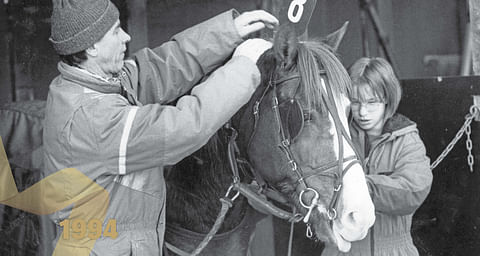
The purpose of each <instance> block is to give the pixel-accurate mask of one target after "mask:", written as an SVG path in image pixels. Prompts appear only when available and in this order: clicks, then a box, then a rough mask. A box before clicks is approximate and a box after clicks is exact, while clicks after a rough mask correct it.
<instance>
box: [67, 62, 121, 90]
mask: <svg viewBox="0 0 480 256" xmlns="http://www.w3.org/2000/svg"><path fill="white" fill-rule="evenodd" d="M58 70H59V71H60V73H61V74H62V77H63V78H64V79H65V80H68V81H71V82H74V83H76V84H79V85H81V86H83V87H86V88H89V89H92V90H94V91H98V92H102V93H118V94H120V93H121V85H120V79H118V78H117V77H113V78H110V79H107V78H104V77H101V76H99V75H95V74H93V73H91V72H88V71H86V70H84V69H81V68H78V67H74V66H70V65H68V64H66V63H65V62H63V61H60V62H58Z"/></svg>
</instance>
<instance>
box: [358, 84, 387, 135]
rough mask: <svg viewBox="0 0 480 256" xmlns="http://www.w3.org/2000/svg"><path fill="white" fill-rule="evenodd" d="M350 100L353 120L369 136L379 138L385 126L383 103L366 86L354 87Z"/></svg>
mask: <svg viewBox="0 0 480 256" xmlns="http://www.w3.org/2000/svg"><path fill="white" fill-rule="evenodd" d="M350 100H351V105H350V106H351V109H352V114H353V120H354V121H355V122H356V123H357V124H358V126H360V128H361V129H362V130H364V131H365V132H366V133H367V134H368V135H369V136H379V135H380V134H381V133H382V129H383V125H384V124H385V120H384V119H385V118H384V117H385V103H384V100H382V99H381V98H380V97H379V96H378V95H375V94H374V92H373V91H372V89H371V88H370V86H369V85H367V84H361V85H354V86H353V93H352V98H351V99H350Z"/></svg>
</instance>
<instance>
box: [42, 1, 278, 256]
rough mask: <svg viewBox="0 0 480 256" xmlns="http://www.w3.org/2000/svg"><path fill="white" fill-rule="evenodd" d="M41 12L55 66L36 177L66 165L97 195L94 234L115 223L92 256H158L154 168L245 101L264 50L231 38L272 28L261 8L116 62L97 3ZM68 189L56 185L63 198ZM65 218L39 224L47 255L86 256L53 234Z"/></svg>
mask: <svg viewBox="0 0 480 256" xmlns="http://www.w3.org/2000/svg"><path fill="white" fill-rule="evenodd" d="M53 4H54V5H53V13H52V18H51V22H52V31H51V37H50V41H51V42H52V43H53V47H54V49H55V50H56V52H57V53H58V54H59V55H60V58H61V61H60V62H59V63H58V69H59V71H60V75H59V76H58V77H56V78H55V79H54V80H53V81H52V83H51V84H50V88H49V89H50V90H49V95H48V99H47V108H46V119H45V127H44V133H43V139H44V145H45V171H44V172H45V173H44V174H45V176H47V175H50V174H52V173H55V172H57V171H59V170H61V169H64V168H76V169H78V170H79V171H81V172H82V173H83V174H85V175H86V176H87V177H89V178H90V179H91V180H93V181H95V182H96V184H99V185H100V186H102V187H103V188H105V189H106V190H107V191H108V192H109V195H110V201H109V204H108V208H107V214H106V217H105V222H104V223H103V228H105V227H106V224H107V223H106V221H107V220H110V219H113V220H115V221H116V223H115V227H116V230H117V232H118V237H117V238H115V239H112V238H111V237H103V236H102V237H100V238H99V239H97V240H96V242H95V245H94V247H93V250H91V254H92V255H162V245H163V236H164V230H165V211H164V206H165V184H164V180H163V168H162V166H165V165H172V164H175V163H176V162H178V161H179V160H181V159H182V158H184V157H185V156H187V155H189V154H191V153H192V152H194V151H195V150H197V149H198V148H200V147H201V146H203V145H204V144H205V143H206V142H207V140H208V139H209V137H211V136H212V135H213V134H214V133H215V132H216V130H217V129H218V128H220V127H221V125H222V124H224V123H225V122H226V121H227V120H228V119H229V118H230V117H231V116H232V115H233V114H234V113H235V112H236V111H238V109H239V108H240V107H241V106H242V105H244V104H245V103H246V102H247V101H248V100H249V98H250V97H251V95H252V94H253V92H254V90H255V89H256V87H257V86H258V84H259V83H260V73H259V70H258V68H257V67H256V64H255V63H256V61H257V59H258V57H259V56H260V55H261V54H262V53H263V52H264V51H265V50H267V49H269V48H270V47H271V43H269V42H267V41H264V40H262V39H251V40H247V41H245V42H243V43H242V41H243V38H246V37H247V36H249V35H250V34H251V33H253V32H256V31H258V30H260V29H263V28H265V27H266V26H268V27H274V26H276V25H278V20H277V19H276V18H275V17H273V16H272V15H270V14H268V13H266V12H264V11H252V12H246V13H244V14H241V15H238V14H237V13H236V11H234V10H231V11H228V12H225V13H223V14H221V15H219V16H217V17H214V18H212V19H210V20H208V21H205V22H203V23H201V24H199V25H196V26H194V27H192V28H190V29H187V30H185V31H184V32H182V33H179V34H177V35H176V36H174V37H173V39H172V40H171V41H169V42H167V43H165V44H163V45H161V46H159V47H157V48H155V49H153V50H152V49H143V50H140V51H139V52H138V53H136V54H135V55H134V56H133V58H132V59H131V60H126V61H124V53H125V50H126V44H127V43H128V42H129V40H130V36H129V35H128V34H127V33H125V31H123V30H122V28H121V27H120V22H119V19H118V16H119V15H118V10H117V8H116V7H115V6H114V5H113V4H112V3H111V2H110V1H109V0H54V3H53ZM237 46H238V47H237ZM236 47H237V48H236ZM235 48H236V49H235ZM234 49H235V51H234ZM233 51H234V53H233V57H232V58H231V59H230V60H229V61H228V62H226V64H224V65H223V66H222V67H220V68H218V67H219V65H221V64H222V63H224V62H225V60H226V58H227V57H229V56H231V55H232V52H233ZM216 68H218V69H216ZM214 69H216V70H215V71H213V70H214ZM212 71H213V72H212ZM211 72H212V73H211ZM207 74H209V77H208V79H206V80H205V81H203V82H202V83H199V81H200V80H201V79H202V78H203V77H204V76H205V75H207ZM197 83H199V84H198V85H197ZM194 85H196V86H195V87H193V89H192V86H194ZM191 89H192V90H191ZM189 90H191V92H190V93H189V94H188V95H185V96H182V97H180V96H181V95H184V94H185V93H186V92H188V91H189ZM179 97H180V98H179ZM177 99H178V101H176V105H171V104H170V105H167V104H168V103H171V102H172V101H175V100H177ZM73 183H75V180H68V179H65V180H64V181H63V183H62V184H56V186H58V187H59V188H60V189H61V190H62V191H61V192H63V193H65V194H67V195H69V196H71V197H74V196H75V195H70V194H69V193H71V191H70V190H69V188H70V187H71V186H72V184H73ZM106 203H107V202H105V204H106ZM99 207H101V206H99ZM71 210H72V207H68V208H67V209H63V210H61V211H59V212H56V213H54V214H52V215H51V219H52V220H53V221H54V222H55V223H56V225H57V238H56V240H55V244H57V242H58V243H59V244H60V242H62V243H63V246H64V247H65V246H66V248H67V249H66V250H64V251H62V252H58V251H57V252H56V253H57V254H62V255H63V254H69V255H78V254H80V253H81V254H84V253H87V255H88V250H89V249H88V248H82V246H79V244H78V243H74V242H72V241H69V240H68V239H65V238H63V237H61V234H62V231H63V226H62V224H61V222H62V220H65V219H67V218H68V217H69V214H70V213H71Z"/></svg>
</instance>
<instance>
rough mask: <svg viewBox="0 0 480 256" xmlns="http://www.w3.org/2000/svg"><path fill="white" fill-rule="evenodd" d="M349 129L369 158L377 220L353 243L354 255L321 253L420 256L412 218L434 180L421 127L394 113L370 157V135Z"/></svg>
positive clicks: (329, 248) (362, 154) (363, 156)
mask: <svg viewBox="0 0 480 256" xmlns="http://www.w3.org/2000/svg"><path fill="white" fill-rule="evenodd" d="M350 131H351V135H352V140H353V143H354V146H355V147H356V149H357V151H358V152H359V154H360V157H361V159H364V166H366V168H365V169H364V170H365V171H366V172H367V173H366V180H367V184H368V186H369V191H370V195H371V196H372V200H373V204H374V205H375V211H376V216H375V217H376V220H375V224H374V226H373V227H372V228H371V229H370V231H369V233H368V235H367V236H366V237H365V239H363V240H361V241H358V242H353V243H352V248H351V250H350V252H348V253H341V252H339V251H338V250H337V249H336V248H333V247H332V246H327V247H326V249H325V250H324V252H323V254H322V255H328V256H330V255H355V256H371V255H374V256H387V255H388V256H415V255H418V251H417V249H416V248H415V246H414V244H413V241H412V236H411V234H410V230H411V226H412V216H413V214H414V213H415V211H416V210H417V209H418V207H420V205H421V204H422V203H423V201H424V200H425V198H426V197H427V195H428V193H429V192H430V188H431V184H432V178H433V176H432V172H431V170H430V159H429V158H428V157H427V156H426V151H425V146H424V144H423V142H422V140H421V139H420V136H419V134H418V130H417V127H416V124H415V123H414V122H413V121H411V120H409V119H408V118H407V117H405V116H403V115H400V114H395V115H394V116H393V117H391V118H390V119H389V120H387V122H386V123H385V126H384V129H383V132H382V134H381V136H380V137H379V138H378V139H377V140H375V142H374V143H373V145H372V146H371V150H370V153H369V154H368V155H366V150H365V149H366V143H368V138H367V135H366V134H365V132H364V131H363V130H361V129H360V128H359V127H358V126H357V125H356V123H355V122H352V126H351V128H350Z"/></svg>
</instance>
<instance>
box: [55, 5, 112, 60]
mask: <svg viewBox="0 0 480 256" xmlns="http://www.w3.org/2000/svg"><path fill="white" fill-rule="evenodd" d="M118 18H119V13H118V9H117V7H115V5H114V4H113V3H112V2H110V0H53V12H52V18H51V23H52V24H51V29H52V31H51V35H50V41H51V42H52V43H53V48H54V49H55V51H56V52H57V53H58V54H60V55H70V54H73V53H77V52H80V51H83V50H86V49H87V48H88V47H90V46H92V45H93V44H94V43H96V42H98V41H99V40H100V39H101V38H102V37H103V36H104V35H105V34H106V33H107V31H108V30H109V29H110V28H111V27H112V26H113V25H114V24H115V22H116V21H117V20H118Z"/></svg>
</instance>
